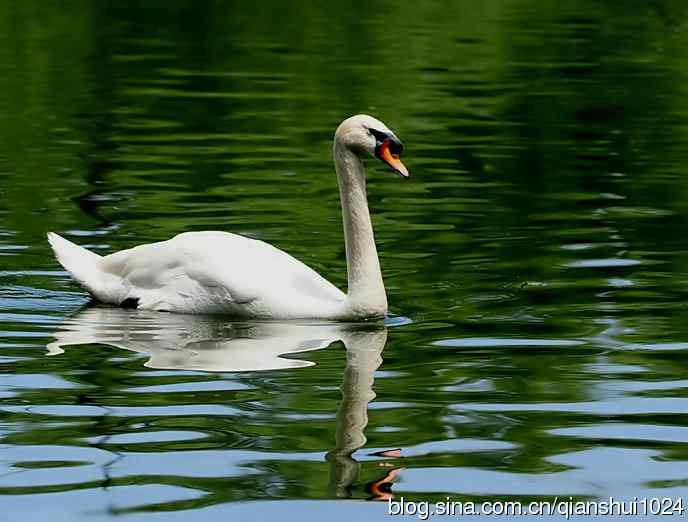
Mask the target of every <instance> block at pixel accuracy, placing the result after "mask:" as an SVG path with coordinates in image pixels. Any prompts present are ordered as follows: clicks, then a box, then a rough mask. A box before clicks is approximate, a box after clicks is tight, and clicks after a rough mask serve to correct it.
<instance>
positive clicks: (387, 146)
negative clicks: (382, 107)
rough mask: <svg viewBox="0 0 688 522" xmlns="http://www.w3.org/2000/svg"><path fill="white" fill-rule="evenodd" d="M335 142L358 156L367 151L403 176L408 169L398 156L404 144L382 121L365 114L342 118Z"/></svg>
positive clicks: (406, 174) (407, 175) (405, 176)
mask: <svg viewBox="0 0 688 522" xmlns="http://www.w3.org/2000/svg"><path fill="white" fill-rule="evenodd" d="M334 141H335V144H341V145H344V146H345V147H347V148H348V149H349V150H351V151H353V152H354V153H356V154H358V155H359V156H360V155H362V154H364V153H368V154H370V155H371V156H374V157H376V158H377V159H379V160H380V161H382V162H383V163H385V164H386V165H388V166H389V167H390V168H391V169H392V170H393V171H394V172H396V173H397V174H399V175H400V176H402V177H404V178H408V177H409V171H408V169H407V168H406V166H405V165H404V164H403V163H402V162H401V159H400V158H399V156H400V155H401V152H402V151H403V150H404V145H403V144H402V143H401V140H400V139H399V138H397V136H396V134H394V133H393V132H392V131H391V130H390V129H389V128H388V127H387V125H385V124H384V123H382V122H381V121H380V120H376V119H375V118H373V117H372V116H368V115H367V114H357V115H356V116H351V118H347V119H346V120H344V121H343V122H342V123H341V125H340V126H339V127H338V128H337V132H336V133H335V135H334Z"/></svg>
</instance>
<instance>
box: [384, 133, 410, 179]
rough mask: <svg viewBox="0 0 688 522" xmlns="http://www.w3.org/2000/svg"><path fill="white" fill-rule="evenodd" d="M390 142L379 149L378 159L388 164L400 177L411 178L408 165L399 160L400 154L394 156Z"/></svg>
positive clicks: (386, 141) (387, 141) (386, 142)
mask: <svg viewBox="0 0 688 522" xmlns="http://www.w3.org/2000/svg"><path fill="white" fill-rule="evenodd" d="M389 144H390V140H385V141H383V142H382V144H381V145H380V146H379V148H378V151H377V153H378V157H379V158H380V159H381V160H382V161H384V162H385V163H387V165H389V166H390V167H392V169H393V170H394V171H395V172H397V173H398V174H399V175H400V176H402V177H404V178H408V177H409V176H410V174H409V171H408V169H407V168H406V165H404V164H403V163H402V162H401V160H400V159H399V154H392V152H391V151H390V150H389Z"/></svg>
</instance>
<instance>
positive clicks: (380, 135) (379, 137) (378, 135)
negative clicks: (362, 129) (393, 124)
mask: <svg viewBox="0 0 688 522" xmlns="http://www.w3.org/2000/svg"><path fill="white" fill-rule="evenodd" d="M368 132H369V133H370V134H371V135H372V136H374V137H375V141H376V142H377V143H378V144H379V143H382V142H383V141H385V140H386V139H389V135H388V134H387V133H386V132H382V131H379V130H376V129H368Z"/></svg>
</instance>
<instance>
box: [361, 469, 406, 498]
mask: <svg viewBox="0 0 688 522" xmlns="http://www.w3.org/2000/svg"><path fill="white" fill-rule="evenodd" d="M403 470H404V468H394V469H391V470H389V471H388V472H387V473H386V474H385V476H384V477H382V478H381V479H378V480H376V481H375V482H371V483H370V484H368V488H367V489H368V491H369V492H370V494H371V498H370V500H390V499H393V498H394V494H393V493H392V484H393V483H394V481H395V480H396V478H397V475H399V473H401V472H402V471H403Z"/></svg>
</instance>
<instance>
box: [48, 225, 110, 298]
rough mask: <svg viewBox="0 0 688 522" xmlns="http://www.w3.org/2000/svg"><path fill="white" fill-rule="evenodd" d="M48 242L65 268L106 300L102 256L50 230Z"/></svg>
mask: <svg viewBox="0 0 688 522" xmlns="http://www.w3.org/2000/svg"><path fill="white" fill-rule="evenodd" d="M48 242H49V243H50V246H51V247H52V249H53V252H55V257H56V258H57V260H58V261H59V262H60V264H61V265H62V266H63V267H64V269H65V270H67V272H69V273H70V274H72V276H73V277H74V279H76V280H77V281H78V282H79V283H80V284H81V286H83V287H84V288H85V289H86V290H88V291H89V292H90V293H91V294H92V295H93V296H95V297H96V298H98V299H100V300H104V299H102V297H103V296H102V295H101V294H102V293H103V290H104V289H103V288H102V286H103V284H102V279H103V278H102V271H101V269H100V266H99V265H100V263H99V262H100V260H101V259H102V257H101V256H99V255H98V254H96V253H94V252H91V251H90V250H86V249H85V248H83V247H80V246H79V245H75V244H74V243H72V242H71V241H67V240H66V239H65V238H63V237H62V236H59V235H57V234H55V233H54V232H48Z"/></svg>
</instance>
